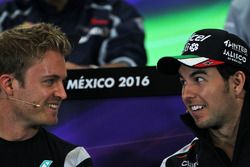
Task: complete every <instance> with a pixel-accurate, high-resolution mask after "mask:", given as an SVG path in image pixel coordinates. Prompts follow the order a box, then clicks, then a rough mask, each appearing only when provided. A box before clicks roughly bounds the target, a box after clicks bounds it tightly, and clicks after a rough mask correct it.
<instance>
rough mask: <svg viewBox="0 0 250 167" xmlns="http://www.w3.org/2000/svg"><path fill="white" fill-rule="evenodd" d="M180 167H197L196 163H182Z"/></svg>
mask: <svg viewBox="0 0 250 167" xmlns="http://www.w3.org/2000/svg"><path fill="white" fill-rule="evenodd" d="M181 166H187V167H197V166H198V162H190V161H188V160H187V161H186V160H185V161H182V163H181Z"/></svg>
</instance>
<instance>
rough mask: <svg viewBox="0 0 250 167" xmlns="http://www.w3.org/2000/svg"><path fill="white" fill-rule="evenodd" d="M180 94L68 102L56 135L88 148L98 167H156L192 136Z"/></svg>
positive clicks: (55, 129)
mask: <svg viewBox="0 0 250 167" xmlns="http://www.w3.org/2000/svg"><path fill="white" fill-rule="evenodd" d="M184 112H185V108H184V106H183V104H182V101H181V98H180V96H156V97H127V98H105V99H87V100H85V99H83V100H68V101H65V102H64V103H63V105H62V107H61V110H60V113H59V120H60V121H59V124H58V125H57V126H55V127H52V128H50V129H49V130H50V131H52V132H53V133H54V134H56V135H57V136H59V137H61V138H64V139H66V140H68V141H70V142H73V143H75V144H79V145H83V146H84V147H85V148H86V149H87V150H88V152H89V153H90V154H91V156H92V159H93V163H94V165H95V166H96V167H142V166H143V167H155V166H160V164H161V161H162V160H163V158H165V157H167V156H168V155H170V154H172V153H174V152H175V151H177V150H178V149H180V148H181V147H182V146H184V145H185V144H187V142H189V141H190V140H191V139H192V138H193V136H192V134H191V133H190V131H189V130H188V129H187V128H186V127H185V126H184V125H183V123H182V122H181V121H180V120H179V115H180V114H183V113H184Z"/></svg>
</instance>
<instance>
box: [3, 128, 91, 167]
mask: <svg viewBox="0 0 250 167" xmlns="http://www.w3.org/2000/svg"><path fill="white" fill-rule="evenodd" d="M0 157H1V161H0V166H2V167H91V166H92V164H91V159H90V156H89V154H88V153H87V152H86V150H85V149H84V148H83V147H78V146H75V145H73V144H70V143H68V142H66V141H64V140H62V139H59V138H58V137H56V136H55V135H53V134H51V133H49V132H47V131H46V130H45V129H43V128H41V129H40V130H39V132H38V133H37V134H36V135H35V136H34V137H32V138H31V139H28V140H25V141H6V140H4V139H1V138H0Z"/></svg>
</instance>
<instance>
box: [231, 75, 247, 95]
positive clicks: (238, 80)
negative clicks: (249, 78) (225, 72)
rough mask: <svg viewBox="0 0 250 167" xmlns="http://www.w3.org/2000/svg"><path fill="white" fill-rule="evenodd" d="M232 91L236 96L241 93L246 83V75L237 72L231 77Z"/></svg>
mask: <svg viewBox="0 0 250 167" xmlns="http://www.w3.org/2000/svg"><path fill="white" fill-rule="evenodd" d="M232 82H233V89H234V92H235V93H236V95H240V94H241V93H242V92H243V89H244V84H245V82H246V75H245V73H244V72H242V71H237V72H236V73H235V74H234V75H233V76H232Z"/></svg>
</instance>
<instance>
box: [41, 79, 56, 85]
mask: <svg viewBox="0 0 250 167" xmlns="http://www.w3.org/2000/svg"><path fill="white" fill-rule="evenodd" d="M54 82H55V80H54V79H47V80H45V81H44V83H45V84H46V85H52V84H53V83H54Z"/></svg>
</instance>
